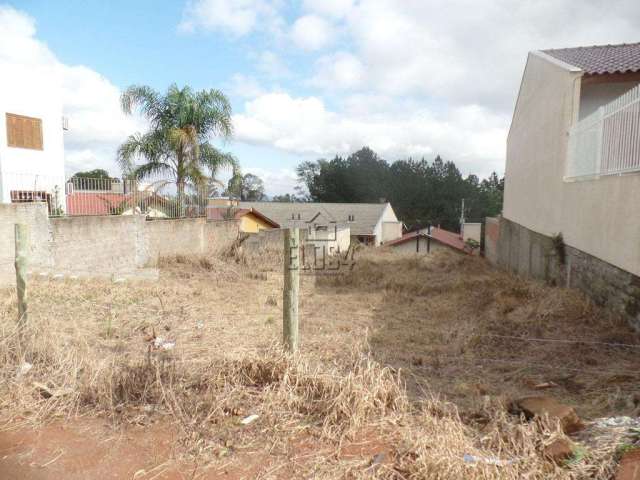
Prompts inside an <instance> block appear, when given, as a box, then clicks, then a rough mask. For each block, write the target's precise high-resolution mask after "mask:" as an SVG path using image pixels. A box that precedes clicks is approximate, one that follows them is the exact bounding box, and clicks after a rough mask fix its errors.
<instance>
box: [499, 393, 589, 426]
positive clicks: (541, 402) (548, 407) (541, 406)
mask: <svg viewBox="0 0 640 480" xmlns="http://www.w3.org/2000/svg"><path fill="white" fill-rule="evenodd" d="M511 411H512V412H513V413H516V414H520V413H524V415H525V417H526V418H527V419H528V420H529V419H531V418H533V417H543V416H545V415H548V416H549V418H557V419H559V420H560V424H561V425H562V430H563V431H564V433H566V434H570V433H575V432H577V431H579V430H582V429H583V428H584V426H585V425H584V423H583V422H582V420H580V418H579V417H578V414H577V413H576V411H575V410H574V409H573V408H572V407H569V406H568V405H563V404H561V403H560V402H558V401H557V400H555V399H553V398H551V397H525V398H521V399H519V400H516V401H515V402H513V403H512V404H511Z"/></svg>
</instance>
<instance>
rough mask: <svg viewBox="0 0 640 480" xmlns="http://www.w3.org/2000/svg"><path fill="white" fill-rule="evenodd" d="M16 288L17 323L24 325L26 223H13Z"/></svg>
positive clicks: (27, 247)
mask: <svg viewBox="0 0 640 480" xmlns="http://www.w3.org/2000/svg"><path fill="white" fill-rule="evenodd" d="M15 242H16V263H15V265H16V289H17V291H18V323H20V324H22V325H26V323H27V319H28V313H27V261H28V255H29V230H28V228H27V226H26V225H24V224H21V223H16V224H15Z"/></svg>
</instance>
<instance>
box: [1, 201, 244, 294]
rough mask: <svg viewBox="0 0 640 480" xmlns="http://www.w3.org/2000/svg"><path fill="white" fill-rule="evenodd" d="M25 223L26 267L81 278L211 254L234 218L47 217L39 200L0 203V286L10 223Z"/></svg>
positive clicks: (9, 261) (7, 268)
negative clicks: (164, 260) (26, 241)
mask: <svg viewBox="0 0 640 480" xmlns="http://www.w3.org/2000/svg"><path fill="white" fill-rule="evenodd" d="M16 223H25V224H27V225H28V227H29V236H30V244H31V246H30V255H29V271H31V272H33V273H51V274H64V275H82V276H112V275H122V274H136V273H138V274H141V273H143V269H145V268H147V267H155V266H157V264H158V260H159V259H160V258H161V257H171V256H175V255H217V254H219V253H221V252H223V251H227V250H229V249H230V248H231V245H232V244H233V242H235V241H236V240H237V238H238V232H239V229H238V222H237V221H235V220H234V221H229V222H206V220H205V219H204V218H193V219H179V220H145V218H144V217H143V216H140V215H126V216H116V215H113V216H86V217H63V218H51V219H50V218H49V217H48V212H47V206H46V205H45V204H39V203H29V204H27V203H25V204H0V285H11V284H14V283H15V269H14V266H13V263H14V259H15V242H14V225H15V224H16Z"/></svg>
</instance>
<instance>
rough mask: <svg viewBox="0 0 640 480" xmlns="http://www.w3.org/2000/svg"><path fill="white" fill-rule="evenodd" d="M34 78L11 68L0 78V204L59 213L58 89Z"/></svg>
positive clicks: (48, 80)
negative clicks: (42, 204) (39, 206)
mask: <svg viewBox="0 0 640 480" xmlns="http://www.w3.org/2000/svg"><path fill="white" fill-rule="evenodd" d="M39 73H40V72H37V71H34V69H33V68H31V67H29V68H27V67H26V66H25V67H23V68H20V67H18V66H15V65H13V66H12V70H11V72H3V73H2V75H0V201H1V202H2V203H10V202H27V201H34V200H35V201H47V202H49V205H50V208H51V209H53V208H56V207H60V208H64V187H65V177H64V175H65V171H64V141H63V117H62V98H61V89H60V87H59V85H58V84H57V83H56V80H55V79H54V78H51V77H50V76H45V75H39Z"/></svg>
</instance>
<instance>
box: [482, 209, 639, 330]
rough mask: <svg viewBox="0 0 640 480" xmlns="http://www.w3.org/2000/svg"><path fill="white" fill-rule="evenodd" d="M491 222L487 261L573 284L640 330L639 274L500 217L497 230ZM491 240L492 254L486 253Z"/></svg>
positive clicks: (486, 239)
mask: <svg viewBox="0 0 640 480" xmlns="http://www.w3.org/2000/svg"><path fill="white" fill-rule="evenodd" d="M495 225H496V224H495V223H493V224H491V225H490V223H489V221H487V228H486V233H485V256H486V257H487V259H488V260H489V261H490V262H492V263H494V264H497V265H498V266H500V267H502V268H505V269H507V270H509V271H511V272H514V273H517V274H519V275H522V276H525V277H530V278H536V279H540V280H544V281H546V282H547V283H549V284H552V285H561V286H566V287H568V288H577V289H579V290H581V291H582V292H584V293H585V294H586V295H587V296H589V297H590V298H591V299H592V300H593V301H594V302H595V303H596V304H598V305H601V306H603V307H606V308H609V309H611V310H614V311H616V312H618V313H620V314H622V315H624V316H626V317H627V318H628V320H629V322H630V324H631V325H633V326H634V327H635V328H636V329H638V330H640V277H638V276H636V275H634V274H632V273H630V272H627V271H625V270H622V269H620V268H618V267H616V266H614V265H611V264H610V263H607V262H605V261H603V260H601V259H599V258H596V257H594V256H592V255H589V254H587V253H585V252H582V251H580V250H578V249H576V248H573V247H571V246H569V245H566V244H564V243H562V244H560V243H559V242H558V240H555V241H554V239H553V238H551V237H548V236H545V235H541V234H539V233H536V232H533V231H531V230H529V229H527V228H525V227H523V226H521V225H518V224H517V223H515V222H512V221H510V220H507V219H505V218H503V217H501V218H500V219H499V220H498V227H497V230H498V231H497V232H496V230H495ZM496 237H497V242H495V241H494V240H495V239H496ZM492 243H493V244H495V246H496V247H495V254H494V253H488V252H491V248H492V247H489V245H490V244H492Z"/></svg>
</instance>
